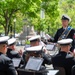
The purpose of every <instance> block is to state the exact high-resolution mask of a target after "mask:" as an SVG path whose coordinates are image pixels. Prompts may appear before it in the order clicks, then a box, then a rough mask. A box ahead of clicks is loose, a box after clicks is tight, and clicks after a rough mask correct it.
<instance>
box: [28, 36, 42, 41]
mask: <svg viewBox="0 0 75 75" xmlns="http://www.w3.org/2000/svg"><path fill="white" fill-rule="evenodd" d="M38 39H39V40H40V39H41V36H40V35H36V36H32V37H31V38H30V39H29V41H30V42H32V41H37V40H38Z"/></svg>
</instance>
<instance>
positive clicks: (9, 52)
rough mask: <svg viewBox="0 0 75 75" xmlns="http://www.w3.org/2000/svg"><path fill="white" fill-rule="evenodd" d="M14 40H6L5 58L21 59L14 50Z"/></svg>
mask: <svg viewBox="0 0 75 75" xmlns="http://www.w3.org/2000/svg"><path fill="white" fill-rule="evenodd" d="M15 43H16V39H15V38H11V39H9V40H8V48H7V56H8V57H9V58H11V59H12V58H21V56H20V54H19V53H18V52H17V51H16V50H15Z"/></svg>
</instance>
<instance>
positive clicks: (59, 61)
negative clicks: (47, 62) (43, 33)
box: [52, 39, 75, 75]
mask: <svg viewBox="0 0 75 75" xmlns="http://www.w3.org/2000/svg"><path fill="white" fill-rule="evenodd" d="M72 41H73V40H72V39H62V40H60V41H58V44H59V45H60V47H61V51H60V52H59V53H58V54H57V55H56V56H54V57H53V58H52V64H53V66H54V67H63V68H64V69H65V72H66V75H71V69H72V66H73V65H75V58H74V57H73V55H72V54H70V53H69V50H70V48H71V43H72Z"/></svg>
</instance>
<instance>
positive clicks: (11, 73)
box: [0, 36, 16, 75]
mask: <svg viewBox="0 0 75 75" xmlns="http://www.w3.org/2000/svg"><path fill="white" fill-rule="evenodd" d="M8 39H9V37H8V36H4V37H0V75H16V70H15V68H14V66H13V63H12V60H11V59H10V58H8V57H7V56H6V52H7V40H8Z"/></svg>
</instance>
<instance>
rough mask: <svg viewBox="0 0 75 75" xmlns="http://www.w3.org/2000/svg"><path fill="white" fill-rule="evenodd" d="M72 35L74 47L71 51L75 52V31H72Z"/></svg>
mask: <svg viewBox="0 0 75 75" xmlns="http://www.w3.org/2000/svg"><path fill="white" fill-rule="evenodd" d="M70 35H71V39H73V42H72V47H71V49H70V50H71V51H73V50H74V49H75V30H74V29H72V30H71V32H70Z"/></svg>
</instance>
